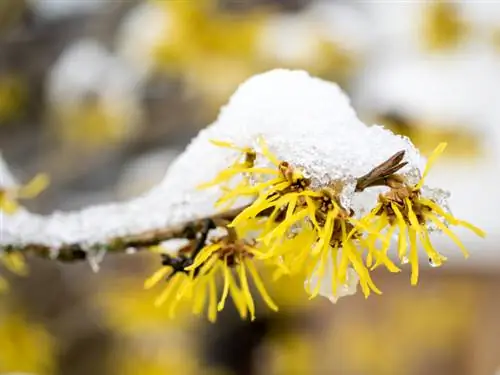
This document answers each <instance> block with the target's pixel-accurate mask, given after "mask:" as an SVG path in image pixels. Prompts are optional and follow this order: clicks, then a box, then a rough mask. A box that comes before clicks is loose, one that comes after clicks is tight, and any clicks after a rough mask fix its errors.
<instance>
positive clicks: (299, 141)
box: [0, 70, 424, 246]
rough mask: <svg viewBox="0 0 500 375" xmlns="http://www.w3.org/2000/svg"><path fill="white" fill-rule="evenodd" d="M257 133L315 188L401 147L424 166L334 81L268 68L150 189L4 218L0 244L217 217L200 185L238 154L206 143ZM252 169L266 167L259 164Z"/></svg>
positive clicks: (245, 141)
mask: <svg viewBox="0 0 500 375" xmlns="http://www.w3.org/2000/svg"><path fill="white" fill-rule="evenodd" d="M260 135H262V136H263V137H264V139H265V140H266V142H267V144H268V145H269V147H270V149H271V151H272V152H274V153H275V154H276V155H277V156H278V158H279V159H282V160H286V161H288V162H290V163H292V164H293V165H296V166H302V167H303V168H304V169H305V170H306V171H307V173H308V175H309V176H310V177H311V179H312V180H313V182H314V184H316V185H322V184H326V183H328V182H329V180H330V179H344V180H351V181H353V178H354V177H358V176H361V175H363V174H365V173H366V172H368V171H369V170H370V169H372V168H373V167H374V166H376V165H377V164H379V163H381V162H383V161H385V160H386V159H387V158H388V157H390V156H392V155H393V154H394V153H396V152H398V151H401V150H406V152H407V153H406V160H407V161H408V162H409V166H407V167H406V168H405V169H404V170H403V171H406V172H408V171H409V170H410V168H419V169H421V168H422V166H423V165H422V163H423V161H424V160H423V159H422V158H421V157H420V155H419V153H418V151H417V150H416V149H415V148H414V146H413V145H412V144H411V143H410V142H409V141H408V140H407V139H405V138H402V137H399V136H395V135H394V134H393V133H391V132H390V131H388V130H385V129H384V128H382V127H378V126H373V127H367V126H365V125H364V124H363V123H362V122H360V120H359V119H358V118H357V116H356V114H355V112H354V110H353V109H352V107H351V105H350V103H349V99H348V98H347V96H346V95H345V94H344V93H343V92H342V91H341V90H340V89H339V87H338V86H337V85H336V84H334V83H330V82H326V81H323V80H320V79H318V78H314V77H311V76H309V74H308V73H306V72H304V71H288V70H273V71H270V72H266V73H263V74H260V75H256V76H254V77H252V78H250V79H249V80H247V81H246V82H245V83H243V84H242V85H241V86H240V87H239V88H238V90H237V91H236V93H235V94H234V95H233V97H232V98H231V99H230V101H229V103H228V104H227V105H226V106H225V107H223V108H222V110H221V112H220V115H219V117H218V119H217V120H216V121H215V122H214V123H213V124H211V125H210V126H208V127H207V128H206V129H204V130H202V131H201V132H200V133H199V134H198V136H196V137H195V138H194V139H193V140H192V142H191V143H190V145H189V146H188V147H187V148H186V150H185V151H184V152H183V153H182V154H181V155H180V156H179V157H178V158H177V159H176V160H175V161H174V162H173V164H172V165H171V167H170V168H169V169H168V171H167V173H166V175H165V177H164V179H163V181H162V182H161V183H160V184H159V185H158V186H157V187H155V188H154V189H152V190H151V191H150V192H148V193H146V194H144V195H142V196H140V197H138V198H135V199H133V200H131V201H128V202H124V203H112V204H106V205H101V206H95V207H89V208H87V209H84V210H82V211H79V212H66V213H64V212H55V213H53V214H52V215H49V216H47V217H41V216H38V215H35V214H30V213H28V212H26V211H20V212H19V213H17V214H15V215H12V216H5V215H4V214H2V215H3V216H2V220H3V225H2V228H1V231H0V245H2V244H9V243H10V244H20V245H22V244H27V243H38V244H45V245H49V246H59V245H63V244H69V243H76V242H78V243H81V244H83V245H88V246H90V245H92V244H96V243H101V242H104V241H107V240H109V239H111V238H114V237H116V236H123V235H127V234H136V233H140V232H142V231H146V230H150V229H157V228H163V227H167V226H170V225H176V224H180V223H184V222H186V221H189V220H194V219H197V218H200V217H204V216H206V215H211V214H214V213H215V212H216V210H215V208H214V202H215V201H216V199H217V198H218V197H219V193H220V192H219V190H218V188H211V189H206V190H199V189H197V186H198V185H199V184H201V183H203V182H207V181H209V180H211V179H213V178H214V177H215V175H216V174H217V173H218V172H219V171H221V170H223V169H224V168H225V167H227V166H228V165H229V164H230V163H232V162H233V161H234V158H235V156H236V154H235V153H234V152H233V151H231V150H227V149H223V148H218V147H216V146H214V145H213V144H211V143H210V142H209V140H210V139H218V140H224V141H230V142H234V143H235V144H237V145H240V146H256V140H257V138H258V137H259V136H260ZM257 164H258V165H262V166H264V165H269V163H268V162H267V161H266V160H263V159H262V160H261V159H258V160H257ZM347 190H349V189H346V191H347Z"/></svg>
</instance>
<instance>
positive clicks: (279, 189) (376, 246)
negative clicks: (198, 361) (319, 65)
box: [201, 71, 484, 299]
mask: <svg viewBox="0 0 500 375" xmlns="http://www.w3.org/2000/svg"><path fill="white" fill-rule="evenodd" d="M259 89H260V90H259ZM259 91H260V95H258V92H259ZM278 92H279V93H278ZM306 93H307V95H310V96H309V98H308V97H306ZM320 93H321V94H320ZM314 94H315V95H314ZM250 95H252V96H253V95H255V97H254V98H255V99H253V100H251V98H250ZM259 96H260V99H261V100H262V102H260V101H259V99H258V97H259ZM311 97H314V98H315V99H316V100H320V102H319V103H318V102H315V103H313V102H312V101H311V99H310V98H311ZM327 101H329V103H330V108H328V106H326V105H325V103H326V102H327ZM301 102H302V103H301ZM239 103H245V104H246V105H249V104H250V103H251V105H255V106H256V107H259V109H260V110H261V113H260V115H261V116H262V117H263V118H275V122H274V123H272V124H271V123H269V121H265V122H267V126H263V125H262V124H259V123H257V122H256V123H255V125H253V124H249V123H248V120H246V121H245V119H240V118H239V117H240V116H241V114H242V113H248V112H249V110H250V108H241V111H239V109H240V108H238V104H239ZM285 103H286V104H285ZM304 103H307V104H308V106H309V107H308V108H307V109H306V108H304ZM273 105H275V106H276V107H277V108H275V109H273V108H272V106H273ZM285 106H286V108H285ZM296 106H298V107H299V108H297V107H296ZM279 108H281V109H283V110H284V111H283V112H282V114H281V115H278V113H277V112H278V110H279ZM255 109H257V108H255ZM266 111H268V112H269V113H266ZM334 111H336V113H334ZM256 112H258V111H257V110H256V111H255V112H254V113H256ZM306 113H308V114H309V115H310V120H309V121H305V118H304V117H306V116H305V114H306ZM328 116H331V117H330V118H329V117H328ZM301 117H302V118H301ZM237 120H239V121H237ZM300 121H303V122H302V123H301V122H300ZM230 122H233V123H234V124H237V123H240V124H241V123H242V122H245V125H247V126H246V127H244V128H240V129H239V127H238V125H233V128H231V126H232V125H231V124H230ZM217 128H218V129H217ZM216 129H217V130H219V129H220V130H224V131H225V133H226V134H225V135H226V137H224V138H221V137H219V138H217V139H215V138H213V139H211V142H212V143H213V144H215V145H222V146H227V145H229V144H231V145H232V148H233V149H235V148H237V147H240V148H241V149H242V150H244V153H243V154H242V155H241V157H242V158H243V157H244V158H245V160H248V159H249V158H248V155H251V156H252V157H251V159H252V162H251V163H248V165H244V164H233V165H232V166H228V168H227V169H223V170H222V171H220V172H219V174H218V177H216V179H215V180H213V181H212V182H211V183H209V184H207V185H202V186H201V187H202V188H205V187H208V186H211V187H213V185H214V184H217V182H218V181H219V182H222V180H224V185H223V186H221V190H222V194H221V198H220V200H223V201H227V200H228V198H230V199H235V198H237V197H239V198H242V197H245V198H248V197H253V200H252V201H251V203H250V204H249V205H248V206H247V207H246V208H245V209H243V210H242V211H241V213H239V215H237V216H236V218H235V219H234V220H233V221H232V222H231V223H230V224H229V226H230V227H232V228H236V229H238V228H239V227H240V226H245V225H246V223H248V222H249V221H253V222H254V225H253V227H252V230H253V233H254V234H255V232H257V233H258V234H257V236H256V237H255V241H256V244H257V245H256V247H257V248H258V249H259V251H258V252H257V253H256V257H257V258H259V259H261V260H274V261H275V262H276V264H277V265H278V268H277V276H281V275H284V274H287V273H303V274H304V276H305V281H306V283H305V284H306V290H307V292H308V293H309V294H310V295H311V298H314V297H316V296H317V295H318V294H323V295H325V294H326V295H327V297H329V298H330V299H335V298H336V297H335V296H337V295H338V293H339V294H341V295H342V294H349V292H346V290H347V291H352V284H353V282H352V280H356V281H358V280H359V283H360V286H361V289H362V291H363V294H364V295H365V296H368V295H369V294H371V293H372V292H375V293H377V294H381V291H380V290H379V289H378V287H377V286H376V285H375V283H374V282H373V280H372V278H371V271H372V270H373V269H375V268H377V267H378V266H379V265H384V266H385V267H386V268H387V269H388V270H389V271H390V272H400V271H401V269H400V267H398V266H397V265H396V262H395V260H394V258H395V257H393V256H391V255H390V254H389V249H390V242H391V240H392V237H393V236H394V234H395V232H396V231H397V232H398V250H397V255H398V256H399V261H400V263H402V264H405V263H407V262H410V263H411V269H412V277H411V282H412V284H416V283H417V280H418V262H419V259H418V258H419V257H418V253H417V238H419V239H420V241H421V243H422V244H423V247H424V250H425V252H426V254H427V256H428V258H429V260H430V261H431V262H432V264H433V265H435V266H439V265H441V264H442V263H443V262H444V261H445V260H446V258H445V257H444V256H443V255H441V254H440V253H439V252H438V251H437V250H436V249H434V247H433V246H432V244H431V240H430V235H429V232H430V231H432V229H435V230H438V231H442V232H444V233H445V234H446V235H448V236H449V237H450V238H451V239H452V240H453V241H455V243H457V245H458V246H459V247H460V248H461V249H462V251H464V252H465V251H466V250H465V247H464V246H463V244H462V243H461V242H460V240H459V239H458V238H457V237H456V235H454V234H453V232H452V231H451V230H450V229H449V228H448V227H449V226H450V225H462V226H465V227H467V228H469V229H471V230H472V231H473V232H474V233H476V234H477V235H479V236H484V233H483V232H482V231H481V230H480V229H478V228H476V227H474V226H473V225H471V224H469V223H467V222H465V221H462V220H459V219H456V218H454V217H453V216H452V215H451V213H450V212H448V211H447V204H446V202H445V201H446V198H447V196H446V194H445V193H444V192H442V193H437V195H436V194H434V195H429V196H426V195H425V189H424V179H425V177H426V175H427V173H428V172H429V168H430V167H431V165H432V164H433V163H434V162H435V159H436V156H437V155H438V154H439V153H441V152H442V151H443V150H444V147H445V146H446V145H445V144H441V145H439V147H438V148H437V150H436V153H435V154H433V155H432V156H431V158H430V159H429V161H428V163H427V166H426V167H425V168H424V169H423V168H422V166H423V165H424V158H422V157H421V156H420V155H419V153H418V151H417V150H416V149H415V147H414V146H413V145H412V144H411V142H410V141H409V140H408V139H407V138H404V137H400V136H397V135H394V134H393V133H392V132H390V131H388V130H386V129H384V128H383V127H379V126H372V127H368V126H365V125H364V124H362V123H361V122H360V121H359V120H358V119H357V117H356V116H355V114H354V112H353V110H352V108H351V107H350V105H349V102H348V100H347V98H346V97H345V96H344V94H343V93H342V92H341V91H340V90H339V89H338V87H337V86H336V85H334V84H331V83H327V82H324V81H320V80H318V79H316V78H311V77H309V76H308V75H307V74H306V73H304V72H290V71H273V72H270V73H267V74H264V75H261V76H257V77H254V78H253V79H251V80H249V81H248V82H247V83H245V84H244V85H242V86H241V87H240V89H239V90H238V91H237V92H236V94H235V95H234V97H233V98H232V99H231V101H230V104H229V106H228V107H227V108H226V109H225V110H224V111H223V112H222V114H221V116H220V117H219V120H218V121H217V122H216V123H215V124H214V125H212V127H211V128H209V129H208V130H207V131H206V132H207V133H214V135H216V134H215V133H217V132H216ZM238 130H239V133H237V131H238ZM207 135H208V134H207ZM236 145H238V146H236ZM422 169H423V170H422ZM421 171H422V172H421ZM415 173H417V175H419V177H420V178H419V179H418V181H417V182H415V183H412V182H411V181H412V176H413V175H414V174H415ZM230 176H231V178H229V177H230ZM221 177H224V178H223V179H221ZM233 177H234V178H235V179H237V178H239V180H238V183H237V184H235V185H233V186H234V187H233V188H232V189H228V188H227V186H228V183H229V180H231V179H232V178H233ZM380 187H382V188H383V189H384V191H383V192H382V193H380V195H379V197H378V200H377V201H370V200H369V199H368V200H367V203H366V206H365V207H363V208H362V209H361V210H359V211H360V212H356V211H355V210H354V209H353V207H351V206H350V205H349V202H351V201H352V199H353V198H354V196H355V195H363V194H366V193H365V192H366V191H367V190H369V189H372V188H373V189H374V188H380ZM427 191H429V192H430V191H431V190H427ZM435 195H436V196H435ZM442 202H445V203H442ZM358 209H359V207H358ZM255 223H257V224H255ZM353 272H354V274H355V275H356V276H355V277H354V276H353ZM349 275H351V277H349ZM325 283H326V284H327V287H325V286H324V284H325ZM325 290H328V292H325ZM342 291H343V292H342Z"/></svg>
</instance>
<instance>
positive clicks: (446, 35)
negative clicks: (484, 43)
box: [423, 0, 469, 50]
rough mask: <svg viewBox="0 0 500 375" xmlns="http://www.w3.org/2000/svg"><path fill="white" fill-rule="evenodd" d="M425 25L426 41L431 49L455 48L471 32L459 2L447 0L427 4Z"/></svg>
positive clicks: (436, 0)
mask: <svg viewBox="0 0 500 375" xmlns="http://www.w3.org/2000/svg"><path fill="white" fill-rule="evenodd" d="M423 27H424V30H423V35H424V37H425V39H424V43H425V46H426V47H427V48H428V49H430V50H444V49H450V48H454V47H456V46H457V45H459V43H460V42H461V41H462V40H463V39H464V37H465V36H466V35H467V33H468V32H469V26H468V25H467V24H466V23H465V22H464V20H463V19H462V17H461V15H460V10H459V9H457V4H454V3H453V2H449V1H445V0H435V1H433V2H432V3H430V4H426V13H425V18H424V24H423Z"/></svg>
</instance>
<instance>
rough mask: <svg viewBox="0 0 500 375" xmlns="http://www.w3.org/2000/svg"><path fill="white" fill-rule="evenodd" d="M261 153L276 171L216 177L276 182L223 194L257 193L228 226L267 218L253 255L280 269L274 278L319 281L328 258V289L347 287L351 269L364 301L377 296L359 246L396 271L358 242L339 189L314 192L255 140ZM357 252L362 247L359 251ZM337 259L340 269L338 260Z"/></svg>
mask: <svg viewBox="0 0 500 375" xmlns="http://www.w3.org/2000/svg"><path fill="white" fill-rule="evenodd" d="M259 142H260V148H261V153H262V154H263V155H264V156H265V157H266V158H267V159H268V161H269V162H270V163H271V164H273V165H274V166H275V167H276V169H275V170H272V169H271V170H269V169H268V168H254V167H250V166H247V167H246V168H245V167H238V168H233V167H230V168H229V169H228V170H225V171H223V172H221V173H220V174H219V179H216V180H214V181H212V182H211V184H216V183H218V182H219V181H222V179H221V178H220V176H222V175H223V176H234V175H235V174H238V173H248V174H251V175H252V178H254V179H255V174H258V173H260V172H261V173H265V174H272V173H271V172H274V174H275V175H276V177H274V178H272V179H270V180H268V181H261V182H257V183H254V184H250V179H248V181H247V183H246V185H245V186H243V187H236V188H234V189H232V190H231V191H228V192H226V193H225V194H224V196H223V199H228V198H237V197H241V196H245V195H247V194H249V193H252V194H258V197H257V199H256V200H255V201H254V202H253V203H252V204H251V205H250V206H249V207H247V208H246V209H244V210H243V211H242V212H241V213H240V214H239V215H238V216H237V217H236V218H235V219H234V220H233V222H232V223H231V224H230V225H229V226H230V227H235V228H239V229H240V230H241V227H242V226H243V225H245V224H246V223H248V222H250V221H252V220H258V219H259V217H261V216H264V215H266V216H267V218H266V219H262V220H261V221H260V222H259V221H258V222H257V223H258V225H257V226H256V228H254V230H255V229H257V230H258V231H259V232H260V237H259V238H258V239H257V242H258V243H259V245H261V246H260V249H259V251H258V252H257V253H256V256H257V258H259V259H273V260H275V261H276V264H277V265H278V266H279V268H278V269H277V271H276V274H275V277H279V276H281V275H283V274H288V273H290V272H293V273H298V272H302V271H304V273H305V276H306V278H307V279H310V278H311V277H313V276H314V277H317V278H319V279H321V278H322V275H323V274H324V273H325V270H326V268H327V267H326V266H327V262H329V260H328V259H330V258H331V259H333V262H334V273H333V274H334V276H333V279H332V281H331V282H332V289H333V291H334V292H335V291H336V290H337V288H338V287H339V286H341V285H344V284H345V283H346V282H347V270H348V266H349V265H352V266H353V267H354V269H355V270H356V272H357V273H358V274H359V276H360V283H361V286H362V290H363V292H364V294H365V295H366V296H368V295H369V294H370V292H371V291H372V290H373V291H375V292H376V293H380V291H379V290H378V288H377V287H376V286H375V285H374V283H373V281H372V280H371V277H370V274H369V271H368V269H367V267H366V266H365V265H364V261H363V258H362V256H363V250H364V247H366V249H367V250H368V252H369V257H370V258H373V256H375V257H376V258H377V262H378V263H384V264H385V265H386V266H387V267H388V269H390V270H392V271H394V270H395V271H399V269H398V268H397V267H396V266H395V265H394V264H393V263H392V262H391V261H390V260H389V258H388V257H387V256H386V255H385V253H384V252H382V251H378V250H377V249H376V248H375V246H372V244H371V243H370V242H369V241H365V240H364V239H363V238H362V235H361V234H362V233H361V231H359V230H357V231H353V230H354V228H355V225H354V224H358V223H357V221H355V220H354V218H353V217H352V216H353V213H352V212H348V211H347V210H345V209H343V208H342V207H341V205H340V203H339V201H338V195H339V194H340V191H341V186H337V187H335V186H333V185H335V184H332V187H326V188H323V189H320V190H319V191H314V190H312V189H311V187H310V180H309V179H307V178H305V177H304V175H303V173H302V172H301V171H300V170H298V169H297V168H294V167H293V166H291V165H290V164H289V163H287V162H284V161H279V160H278V159H277V158H276V156H275V155H273V154H272V153H271V152H270V151H269V149H268V148H267V145H266V144H265V142H264V141H263V140H262V139H260V141H259ZM360 247H361V248H360ZM338 260H339V264H337V261H338ZM320 288H321V282H318V283H316V287H315V288H314V290H312V291H310V293H311V297H315V296H317V295H318V293H319V290H320Z"/></svg>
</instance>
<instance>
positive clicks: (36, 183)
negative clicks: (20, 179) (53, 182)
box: [17, 173, 49, 199]
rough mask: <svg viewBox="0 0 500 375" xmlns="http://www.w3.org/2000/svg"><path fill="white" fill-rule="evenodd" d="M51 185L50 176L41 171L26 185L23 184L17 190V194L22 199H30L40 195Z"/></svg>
mask: <svg viewBox="0 0 500 375" xmlns="http://www.w3.org/2000/svg"><path fill="white" fill-rule="evenodd" d="M48 185H49V177H48V175H46V174H43V173H40V174H38V175H36V176H35V177H34V178H33V179H32V180H31V181H30V182H28V183H27V184H26V185H24V186H21V187H20V188H19V190H18V191H17V196H18V197H19V198H22V199H30V198H34V197H36V196H38V195H39V194H40V193H41V192H42V191H43V190H45V189H46V188H47V186H48Z"/></svg>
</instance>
